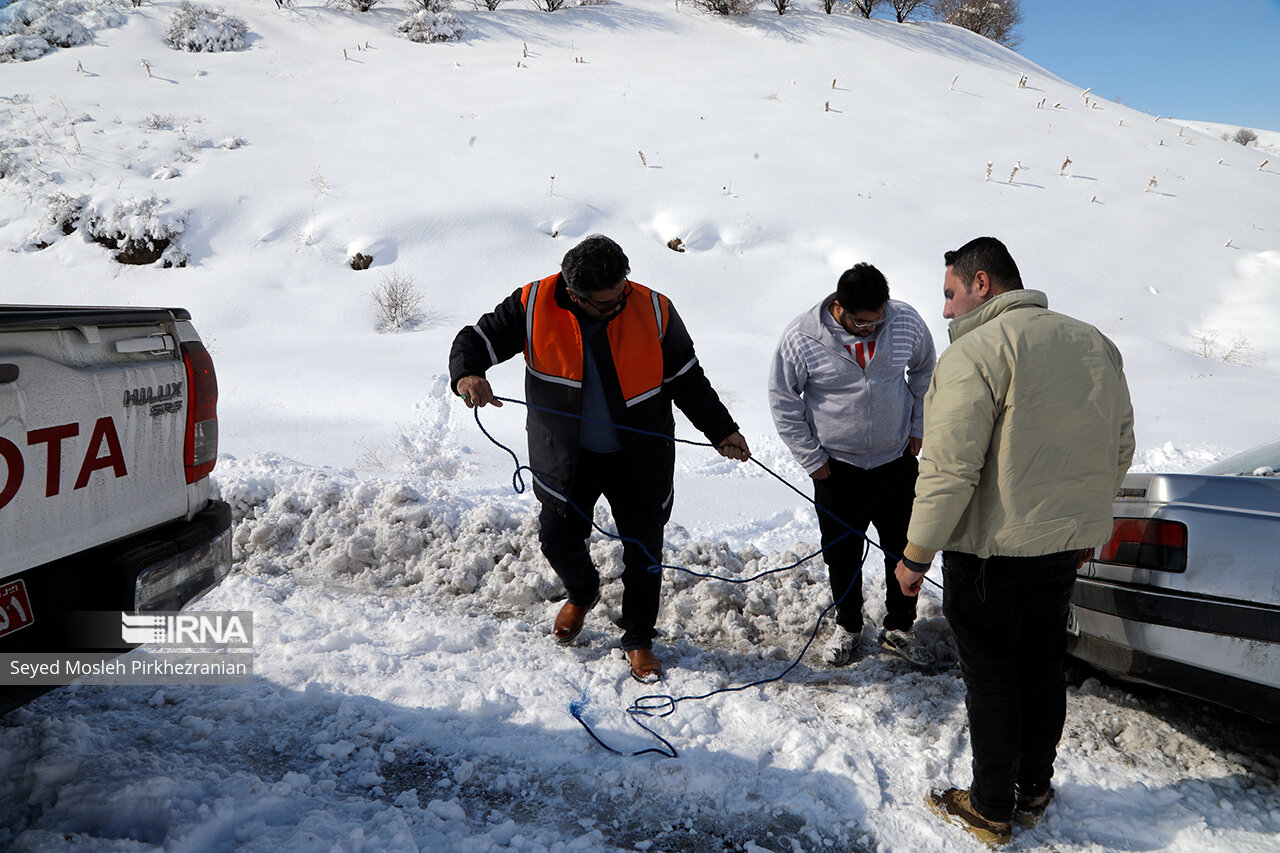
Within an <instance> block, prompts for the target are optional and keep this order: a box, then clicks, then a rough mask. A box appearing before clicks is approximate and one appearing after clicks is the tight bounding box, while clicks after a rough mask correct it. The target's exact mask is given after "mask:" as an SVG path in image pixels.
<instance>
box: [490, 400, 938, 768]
mask: <svg viewBox="0 0 1280 853" xmlns="http://www.w3.org/2000/svg"><path fill="white" fill-rule="evenodd" d="M494 399H495V400H500V401H502V402H504V403H514V404H516V405H518V406H525V407H526V408H529V409H533V410H535V411H540V412H549V413H551V414H556V415H560V416H562V417H567V418H574V419H576V420H580V421H590V422H593V423H599V424H605V425H608V426H612V427H614V428H615V429H620V430H626V431H628V432H633V433H636V434H638V435H647V436H650V437H653V438H660V439H662V440H664V441H670V442H672V443H675V444H688V445H692V446H694V447H711V448H715V449H717V450H718V449H719V445H717V444H715V443H713V442H709V441H693V440H690V439H686V438H676V437H675V436H671V435H664V434H663V433H659V432H653V431H651V430H644V429H638V428H636V427H629V426H624V425H622V424H615V423H612V422H608V421H602V420H598V419H596V418H591V417H588V416H586V415H575V414H571V413H569V412H563V411H560V410H559V409H551V408H547V407H545V406H538V405H536V404H534V403H529V402H527V401H525V400H517V399H514V398H511V397H499V396H497V395H495V396H494ZM473 414H474V415H475V421H476V426H478V427H479V428H480V431H481V432H482V433H484V436H485V438H487V439H489V441H491V442H493V444H494V445H496V446H497V447H500V448H502V449H503V450H505V451H506V452H507V453H508V454H509V455H510V456H511V459H512V461H513V462H514V463H515V466H516V467H515V472H514V473H513V474H512V476H511V486H512V488H513V489H514V490H515V491H516V493H517V494H523V493H524V491H525V489H526V488H527V487H526V485H525V482H524V477H523V473H522V472H524V471H528V472H529V474H530V475H531V476H533V477H534V478H535V479H536V478H537V477H538V472H537V471H535V470H533V469H532V468H530V467H529V466H528V465H525V464H523V463H521V462H520V457H519V456H517V455H516V453H515V451H514V450H512V449H511V448H510V447H508V446H507V445H505V444H503V443H502V442H501V441H499V440H498V439H497V438H495V437H494V436H493V434H492V433H490V432H489V430H487V429H485V426H484V424H483V423H482V422H481V421H480V407H478V406H477V407H475V408H474V409H473ZM750 461H751V462H754V463H755V464H756V465H758V466H759V467H760V469H761V470H763V471H764V472H765V473H767V474H768V475H769V476H771V477H773V478H774V479H775V480H777V481H778V482H780V483H782V484H783V485H784V486H786V487H787V488H788V489H790V490H791V491H793V492H795V493H796V494H797V495H799V496H800V497H802V498H804V499H805V500H806V501H808V502H809V503H811V504H813V506H814V508H815V509H817V510H818V511H819V512H822V513H825V514H827V515H828V516H830V517H831V518H834V519H835V520H836V521H838V522H840V524H842V525H843V526H844V527H845V528H846V530H845V532H844V533H842V534H841V535H840V536H839V537H837V538H836V539H833V540H832V541H831V542H829V543H827V544H826V545H825V546H823V547H822V548H819V549H818V550H817V551H815V552H813V553H812V554H809V555H807V556H805V557H802V558H801V559H799V560H797V561H795V562H794V563H791V564H789V565H786V566H779V567H777V568H773V569H767V570H765V571H763V572H759V573H757V574H755V575H752V576H751V577H748V578H733V577H724V576H722V575H715V574H710V573H706V572H698V571H694V570H693V569H690V568H688V567H687V566H679V565H672V564H668V563H663V562H662V560H661V558H660V557H657V556H655V555H654V554H653V553H651V552H650V551H649V549H648V548H647V547H646V546H645V545H644V544H643V543H641V542H639V541H638V540H636V539H631V538H628V537H624V536H620V535H619V534H617V533H613V532H611V531H608V530H605V529H604V528H603V527H601V526H600V525H598V524H596V522H595V519H594V518H593V517H592V516H591V515H590V514H588V513H587V512H586V511H585V510H583V508H582V507H579V506H578V505H577V504H575V503H573V501H567V503H568V505H569V506H570V507H572V508H573V509H574V511H576V512H577V513H578V514H579V515H581V516H582V517H583V518H585V519H586V520H587V522H588V523H589V524H590V525H591V526H592V527H593V528H594V529H595V530H597V531H599V532H600V534H601V535H603V536H607V537H609V538H611V539H617V540H618V541H620V542H630V543H634V544H635V545H637V546H638V547H639V548H640V549H641V551H642V552H643V553H644V554H645V556H647V557H648V558H649V559H650V560H651V561H652V563H651V565H650V566H649V571H651V572H659V573H660V572H661V571H662V570H663V569H673V570H675V571H680V572H685V573H686V574H689V575H693V576H694V577H699V578H706V579H709V580H718V581H723V582H725V583H734V584H746V583H751V582H753V581H757V580H759V579H760V578H763V577H765V576H767V575H772V574H777V573H779V572H786V571H791V570H792V569H795V568H798V567H800V566H802V565H804V564H805V563H807V562H808V561H810V560H812V559H813V558H814V557H816V556H818V555H819V554H821V553H822V552H823V551H825V550H827V549H828V548H830V547H832V546H834V545H835V544H836V543H838V542H841V541H843V540H844V538H845V537H847V536H849V535H851V534H855V533H856V534H857V535H858V536H860V537H862V539H863V546H862V560H861V561H860V562H859V564H858V570H857V571H856V572H854V575H853V579H852V580H851V581H850V583H849V586H847V587H846V588H845V590H844V592H843V593H841V594H840V597H839V598H837V599H836V600H835V601H833V602H832V603H831V604H829V605H827V607H826V608H824V609H823V611H822V612H821V613H820V614H818V621H817V622H816V623H815V624H814V626H813V630H812V631H811V632H810V633H809V639H808V640H806V641H805V644H804V648H802V649H801V650H800V653H799V654H798V655H796V657H795V659H794V660H792V661H791V663H790V664H788V665H787V667H786V668H785V669H783V670H782V671H781V672H779V673H778V674H777V675H774V676H772V677H769V678H761V679H758V680H756V681H752V682H749V683H747V684H740V685H736V686H732V687H720V688H717V689H715V690H710V691H708V692H706V693H701V694H697V695H688V696H671V695H669V694H649V695H646V696H641V697H639V698H638V699H636V700H635V701H634V702H633V703H632V704H631V705H630V707H628V708H627V709H626V713H627V714H628V715H629V716H630V717H631V721H632V722H634V723H635V724H636V725H637V726H639V727H640V728H642V729H644V730H645V731H646V732H648V733H649V734H650V735H651V736H653V737H654V738H655V739H656V740H658V741H659V742H660V743H661V744H662V747H648V748H646V749H641V750H637V751H634V752H623V751H622V750H619V749H616V748H614V747H612V746H610V745H609V744H608V743H605V741H604V740H602V739H601V738H600V736H599V735H597V734H596V733H595V731H594V730H592V728H591V726H590V724H588V723H587V721H586V720H585V719H583V712H584V711H585V709H586V706H587V705H588V704H590V700H589V699H588V698H587V695H586V691H585V690H584V691H583V692H582V694H581V695H580V696H579V697H578V698H577V699H575V700H573V701H572V702H570V703H569V713H570V714H571V715H572V716H573V718H574V719H575V720H577V721H578V723H579V724H580V725H581V726H582V727H583V728H584V729H586V731H587V734H589V735H591V738H592V739H593V740H595V742H596V743H598V744H600V746H602V747H604V748H605V749H607V750H608V751H609V752H612V753H614V754H615V755H621V756H625V757H632V758H634V757H638V756H641V755H650V754H656V755H661V756H664V757H666V758H678V757H679V754H678V753H677V752H676V748H675V747H674V746H673V745H672V744H671V741H669V740H667V739H666V738H664V737H663V736H662V735H660V734H658V733H657V732H655V731H654V730H653V729H651V728H650V727H649V726H647V725H645V724H644V723H643V722H642V721H641V720H640V718H641V717H666V716H670V715H671V714H673V713H675V710H676V706H677V705H678V704H679V703H681V702H687V701H698V700H701V699H709V698H711V697H712V696H715V695H717V694H720V693H738V692H741V691H743V690H749V689H751V688H753V687H760V686H762V685H765V684H772V683H774V682H776V681H781V680H782V679H784V678H786V677H787V675H788V674H789V673H790V672H791V670H793V669H795V668H796V667H797V666H799V664H800V661H801V660H803V659H804V656H805V653H806V652H808V651H809V647H810V646H811V645H813V641H814V640H815V639H817V636H818V631H819V630H820V629H821V628H822V621H823V620H824V619H826V618H827V615H828V614H829V613H830V612H831V611H832V610H834V609H835V608H836V607H838V606H839V605H840V602H842V601H844V599H845V596H847V595H848V594H849V592H850V591H851V590H852V589H853V587H854V584H859V583H861V582H862V563H863V562H865V561H866V558H867V553H868V551H869V550H870V546H871V545H874V546H875V547H876V548H877V549H879V550H880V551H881V552H883V553H884V554H885V556H887V557H890V558H892V559H895V560H900V559H901V557H900V556H898V555H896V554H893V553H891V552H890V551H887V550H885V548H884V547H883V546H881V545H880V543H878V542H876V541H874V540H873V539H871V538H870V537H869V536H867V535H866V534H865V533H863V532H862V531H861V530H858V529H857V528H855V527H853V526H851V525H849V524H848V523H847V522H845V521H844V519H842V518H840V517H839V516H837V515H835V514H834V513H833V512H831V511H830V510H828V509H826V508H825V507H823V506H822V505H821V504H819V503H818V502H817V501H815V500H814V499H813V498H811V497H809V496H808V495H807V494H805V493H804V492H802V491H801V490H800V489H798V488H796V487H795V486H794V485H792V484H791V483H789V482H787V480H786V479H784V478H783V477H782V476H781V475H780V474H778V473H777V472H776V471H774V470H773V469H771V468H769V466H767V465H765V464H764V463H763V462H761V461H760V460H759V459H756V458H755V457H754V456H752V457H751V459H750ZM925 580H927V581H929V583H931V584H933V585H934V586H938V587H939V589H941V586H940V585H939V584H937V583H936V582H935V581H933V580H931V579H929V578H927V577H926V578H925Z"/></svg>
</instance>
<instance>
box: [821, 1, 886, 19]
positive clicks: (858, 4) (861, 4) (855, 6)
mask: <svg viewBox="0 0 1280 853" xmlns="http://www.w3.org/2000/svg"><path fill="white" fill-rule="evenodd" d="M882 2H883V0H849V11H851V12H857V13H858V14H859V15H861V16H862V17H864V18H870V17H871V13H872V12H874V11H875V10H876V7H877V6H879V5H880V4H881V3H882ZM830 4H831V0H822V9H823V11H824V12H826V13H827V14H828V15H829V14H831V10H830V9H828V8H827V6H828V5H830Z"/></svg>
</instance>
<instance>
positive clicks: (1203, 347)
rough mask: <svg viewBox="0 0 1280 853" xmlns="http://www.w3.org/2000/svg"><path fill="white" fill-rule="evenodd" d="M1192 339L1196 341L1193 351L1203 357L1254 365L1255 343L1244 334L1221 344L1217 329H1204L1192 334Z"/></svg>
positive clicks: (1228, 362)
mask: <svg viewBox="0 0 1280 853" xmlns="http://www.w3.org/2000/svg"><path fill="white" fill-rule="evenodd" d="M1191 340H1192V341H1194V343H1195V346H1194V348H1193V349H1192V350H1191V351H1192V352H1193V353H1195V354H1196V355H1198V356H1200V357H1201V358H1211V359H1213V360H1214V361H1221V362H1223V363H1225V364H1238V365H1241V366H1242V367H1252V366H1253V344H1251V343H1249V339H1248V338H1246V337H1245V336H1244V335H1236V336H1235V337H1234V338H1232V339H1231V343H1229V344H1225V345H1219V344H1218V330H1217V329H1202V330H1200V331H1198V332H1196V333H1195V334H1194V335H1192V336H1191Z"/></svg>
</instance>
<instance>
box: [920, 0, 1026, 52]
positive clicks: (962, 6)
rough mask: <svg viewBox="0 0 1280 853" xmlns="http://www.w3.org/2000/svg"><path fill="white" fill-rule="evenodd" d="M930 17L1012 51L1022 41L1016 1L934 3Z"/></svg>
mask: <svg viewBox="0 0 1280 853" xmlns="http://www.w3.org/2000/svg"><path fill="white" fill-rule="evenodd" d="M933 14H934V16H935V17H936V18H937V19H938V20H939V21H942V22H943V23H946V24H954V25H955V26H957V27H964V28H965V29H966V30H972V31H973V32H975V33H977V34H978V35H980V36H983V37H984V38H989V39H991V40H992V41H994V42H999V43H1000V44H1002V45H1004V46H1005V47H1008V48H1015V47H1017V46H1018V45H1019V43H1021V41H1022V39H1021V37H1020V36H1018V35H1017V34H1016V33H1015V32H1014V30H1015V29H1017V28H1018V26H1019V25H1021V24H1022V6H1021V3H1020V0H934V2H933Z"/></svg>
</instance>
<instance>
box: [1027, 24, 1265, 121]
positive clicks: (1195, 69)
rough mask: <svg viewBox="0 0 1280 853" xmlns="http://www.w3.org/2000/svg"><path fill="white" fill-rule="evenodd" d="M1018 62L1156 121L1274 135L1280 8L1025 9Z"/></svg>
mask: <svg viewBox="0 0 1280 853" xmlns="http://www.w3.org/2000/svg"><path fill="white" fill-rule="evenodd" d="M1018 33H1019V34H1020V35H1021V36H1022V44H1021V45H1020V46H1019V47H1018V53H1020V54H1022V55H1023V56H1025V57H1026V58H1027V59H1030V60H1031V61H1032V62H1035V63H1036V64H1037V65H1040V66H1041V67H1043V68H1044V69H1046V70H1047V71H1051V72H1052V73H1054V74H1056V75H1057V76H1059V77H1062V78H1063V79H1065V80H1068V81H1070V82H1072V83H1076V84H1078V85H1079V86H1080V88H1081V89H1084V88H1086V87H1090V88H1092V89H1093V91H1094V92H1095V93H1096V94H1098V95H1099V96H1101V97H1103V98H1106V99H1108V100H1113V101H1114V100H1119V101H1122V102H1123V103H1124V104H1126V105H1127V106H1130V107H1132V108H1134V109H1138V110H1142V111H1144V112H1149V113H1151V114H1152V115H1165V116H1171V117H1174V118H1180V119H1186V120H1197V121H1206V122H1216V123H1221V124H1232V125H1238V126H1241V127H1251V128H1255V129H1258V130H1274V131H1280V0H1070V2H1068V1H1067V0H1022V26H1021V27H1020V28H1019V29H1018Z"/></svg>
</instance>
